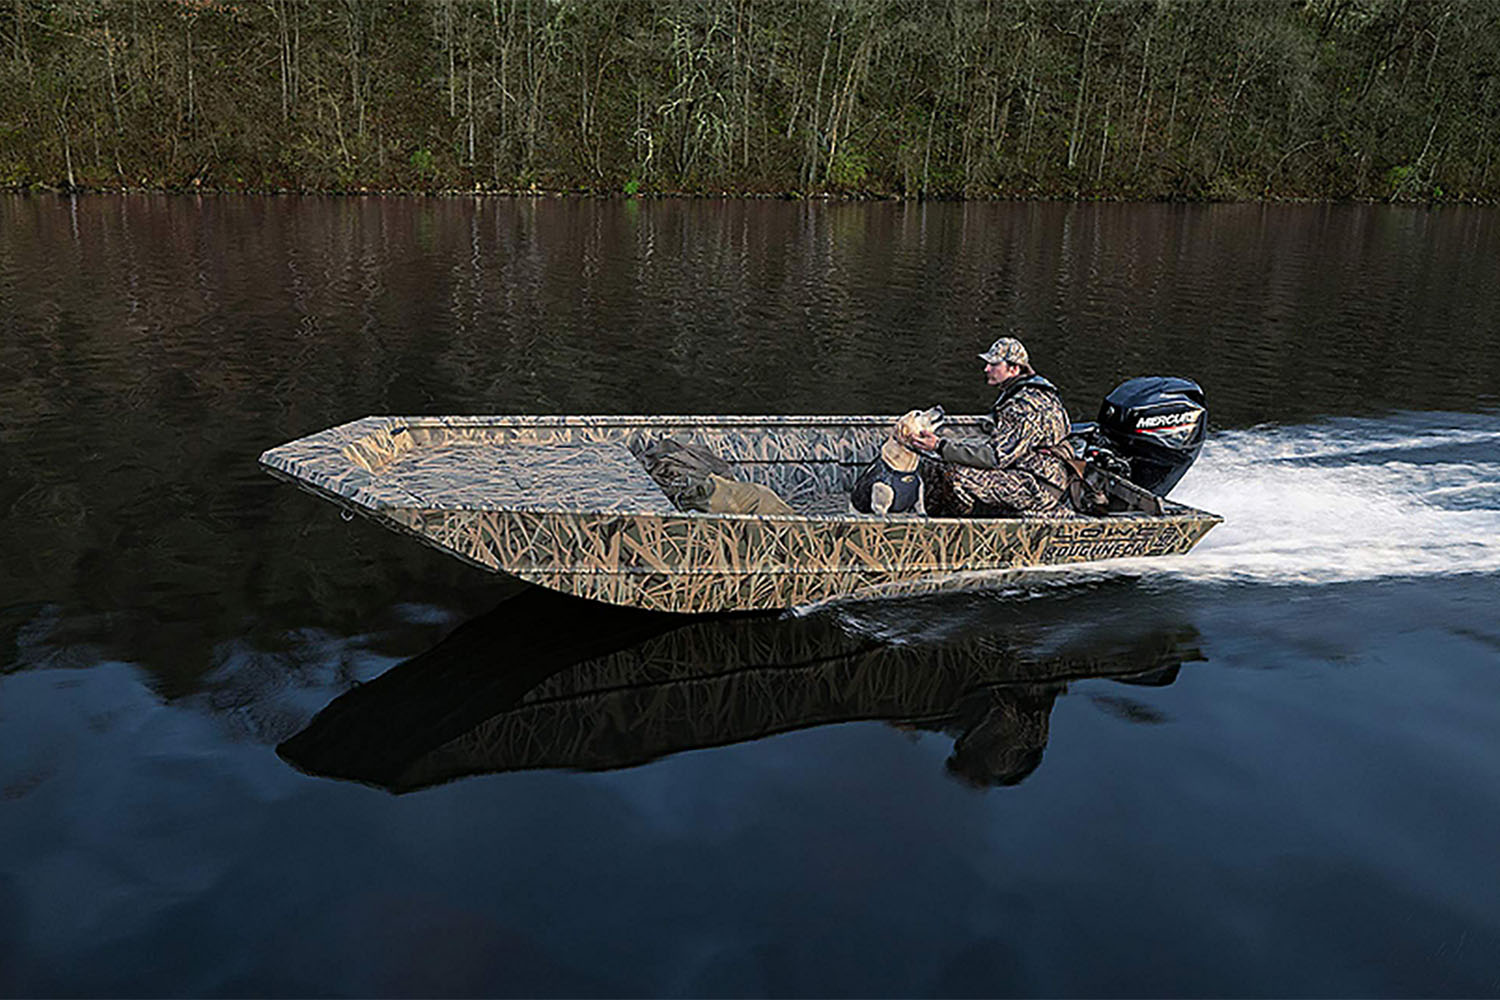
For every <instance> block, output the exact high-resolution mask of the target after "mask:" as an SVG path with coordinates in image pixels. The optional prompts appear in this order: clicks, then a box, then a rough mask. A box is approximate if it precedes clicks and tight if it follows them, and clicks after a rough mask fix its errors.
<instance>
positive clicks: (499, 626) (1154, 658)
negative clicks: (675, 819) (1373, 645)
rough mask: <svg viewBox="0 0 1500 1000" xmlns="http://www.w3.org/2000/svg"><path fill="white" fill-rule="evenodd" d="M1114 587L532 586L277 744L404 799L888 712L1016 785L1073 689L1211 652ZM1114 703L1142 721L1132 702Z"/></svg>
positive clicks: (301, 763) (304, 763)
mask: <svg viewBox="0 0 1500 1000" xmlns="http://www.w3.org/2000/svg"><path fill="white" fill-rule="evenodd" d="M1105 589H1109V588H1105ZM1119 596H1120V595H1119V594H1117V593H1116V594H1113V595H1102V597H1101V595H1100V594H1099V593H1098V592H1097V591H1096V592H1094V593H1093V594H1092V596H1091V595H1090V594H1089V593H1084V594H1082V595H1080V594H1078V592H1077V591H1074V592H1073V594H1071V595H1069V596H1066V597H1063V598H1061V599H1051V598H1049V599H1048V600H1045V601H1022V602H1019V603H1016V602H1007V601H1005V600H1004V599H1000V600H997V599H996V598H995V597H994V596H993V595H991V596H989V597H987V598H986V597H983V596H975V595H945V596H943V595H939V596H933V597H929V598H923V599H918V600H912V601H902V602H881V603H879V604H872V605H867V606H861V605H851V606H845V607H842V608H829V609H825V610H823V611H819V612H816V613H813V614H809V615H806V616H802V617H797V616H787V615H764V614H759V615H737V616H736V615H705V616H697V617H689V616H684V615H675V614H666V613H660V612H649V611H641V610H638V609H632V608H623V607H614V606H609V605H602V604H596V603H593V602H588V601H583V600H580V599H578V598H574V597H568V596H564V595H560V594H556V593H553V592H551V591H546V590H542V589H540V588H533V589H528V590H525V591H523V592H521V593H520V594H518V595H516V596H514V597H511V598H510V599H508V600H506V601H504V602H503V603H502V604H501V605H500V606H498V607H497V608H495V609H494V610H493V611H491V612H489V613H487V614H485V615H482V616H480V617H478V618H475V619H472V620H471V621H469V622H467V623H465V624H464V625H462V626H460V627H459V628H458V629H457V630H455V631H454V632H453V633H452V634H451V635H449V636H448V638H446V639H444V640H443V641H442V642H440V643H439V644H437V645H436V646H434V647H433V648H432V649H429V650H427V651H426V652H424V653H422V654H420V655H418V656H415V657H412V658H411V659H410V660H407V661H405V662H403V663H401V664H398V665H397V666H395V667H393V668H391V669H390V670H389V671H387V672H386V673H385V674H383V675H382V676H380V677H378V678H376V679H375V680H373V681H371V682H369V683H366V684H363V685H360V686H358V687H356V688H353V689H352V690H350V691H348V692H346V693H345V694H343V695H341V696H340V697H338V698H336V699H335V700H334V701H333V702H331V703H330V704H329V705H328V706H326V707H325V708H324V709H323V710H322V711H321V712H319V713H318V715H317V716H316V717H315V718H314V719H313V720H312V722H311V723H309V724H308V725H307V726H306V728H304V729H303V730H302V731H301V732H299V733H297V734H296V735H294V736H292V737H291V738H290V739H288V740H287V741H286V742H284V743H282V744H281V746H280V747H278V753H280V754H281V756H282V757H283V758H284V759H285V760H287V761H288V762H290V763H291V764H292V765H294V766H295V767H297V768H299V769H301V770H303V771H305V772H308V773H310V774H314V775H321V776H326V777H333V778H343V779H349V780H354V781H360V782H365V783H367V784H371V785H376V786H379V787H382V788H385V789H388V790H390V791H393V792H408V791H413V790H416V789H420V788H425V787H428V786H430V785H435V784H439V783H442V782H445V781H450V780H453V779H455V778H460V777H464V776H468V775H475V774H488V773H498V772H505V771H522V770H531V769H538V768H566V769H573V770H584V771H598V770H608V769H613V768H624V767H633V766H635V765H639V764H644V763H646V762H648V761H651V760H655V759H657V758H660V757H663V756H666V755H668V754H673V753H678V752H681V751H684V750H693V749H699V748H704V747H713V746H722V745H726V744H731V743H739V742H744V741H748V740H755V739H759V738H761V737H765V736H769V735H772V734H775V733H783V732H788V731H790V730H795V729H803V728H807V727H811V726H819V725H826V724H829V723H837V722H852V721H867V720H879V721H884V722H887V723H890V724H892V725H896V726H899V727H901V728H904V729H909V730H913V731H928V732H941V733H944V734H947V735H948V736H951V737H952V738H953V740H954V743H953V751H952V754H951V756H950V757H949V758H948V761H947V766H948V770H949V771H950V772H951V773H952V774H953V775H954V776H956V777H958V778H959V779H961V780H963V781H965V782H967V783H969V784H973V785H976V786H991V785H1012V784H1016V783H1018V782H1020V781H1022V780H1023V779H1025V778H1026V777H1027V775H1029V774H1031V773H1032V772H1033V771H1034V770H1035V769H1036V768H1037V766H1038V765H1039V764H1040V763H1041V759H1042V752H1043V750H1044V749H1045V747H1046V743H1047V736H1048V720H1049V718H1050V715H1051V712H1052V705H1053V702H1054V701H1055V700H1056V698H1057V696H1058V695H1059V694H1061V693H1063V692H1064V691H1066V690H1067V686H1068V684H1069V683H1070V682H1073V681H1077V680H1080V679H1084V678H1095V677H1103V678H1110V679H1113V680H1117V681H1122V682H1125V683H1133V684H1151V685H1164V684H1170V683H1171V682H1172V681H1173V680H1174V679H1175V678H1176V675H1177V670H1178V668H1179V667H1180V665H1181V664H1182V663H1184V662H1186V661H1190V660H1199V659H1202V658H1203V657H1202V655H1201V653H1200V652H1199V650H1198V648H1197V637H1198V634H1197V632H1196V630H1194V629H1193V628H1192V627H1191V626H1188V625H1179V626H1176V627H1167V628H1162V627H1161V625H1160V621H1161V619H1162V616H1161V615H1145V616H1137V615H1132V616H1131V618H1132V619H1133V620H1135V621H1139V620H1142V619H1143V618H1145V619H1151V620H1154V621H1156V622H1157V625H1156V626H1155V627H1154V628H1152V629H1150V630H1146V631H1141V630H1140V629H1136V630H1134V631H1131V630H1130V629H1127V628H1122V627H1121V623H1120V605H1121V602H1120V600H1119V599H1118V598H1119ZM1039 605H1040V606H1045V608H1046V611H1047V614H1046V620H1042V621H1039V620H1038V618H1039V615H1038V613H1037V609H1038V606H1039ZM1101 606H1102V607H1104V608H1105V609H1106V610H1107V609H1111V608H1112V609H1113V613H1112V614H1109V615H1105V616H1103V618H1101V616H1100V615H1099V614H1098V612H1099V611H1100V610H1101ZM933 623H937V624H936V625H934V624H933ZM1107 701H1108V702H1109V703H1111V704H1114V705H1117V706H1118V705H1125V706H1127V711H1126V714H1127V716H1128V715H1129V714H1130V709H1129V707H1128V706H1129V705H1130V704H1131V702H1130V700H1129V699H1123V698H1111V699H1107ZM1150 715H1151V713H1150V710H1149V709H1146V710H1143V711H1142V712H1141V713H1140V715H1139V717H1142V718H1149V717H1150Z"/></svg>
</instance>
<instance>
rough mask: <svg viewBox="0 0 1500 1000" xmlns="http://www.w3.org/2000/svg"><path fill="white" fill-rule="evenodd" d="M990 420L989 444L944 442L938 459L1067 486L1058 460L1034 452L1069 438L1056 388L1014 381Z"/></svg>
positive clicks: (1028, 379)
mask: <svg viewBox="0 0 1500 1000" xmlns="http://www.w3.org/2000/svg"><path fill="white" fill-rule="evenodd" d="M989 419H990V422H991V426H990V434H989V438H988V439H985V438H971V439H969V440H965V441H955V440H951V439H949V438H942V439H940V440H939V441H938V456H939V457H940V458H941V459H942V460H943V461H945V462H952V463H953V464H955V465H971V466H974V467H975V468H980V469H1018V470H1020V471H1022V472H1028V473H1030V474H1031V475H1033V476H1036V477H1037V478H1038V479H1044V480H1046V481H1047V482H1049V483H1051V484H1052V485H1053V486H1056V487H1058V488H1060V489H1061V488H1065V487H1066V486H1067V482H1068V477H1067V468H1066V467H1065V466H1064V465H1063V463H1062V460H1061V459H1059V458H1057V456H1055V455H1050V454H1047V453H1046V452H1042V451H1039V450H1038V449H1040V448H1045V447H1047V446H1048V445H1053V444H1057V443H1058V442H1059V441H1061V440H1062V439H1063V438H1065V437H1067V436H1068V431H1069V430H1070V429H1071V426H1072V425H1071V421H1069V420H1068V411H1067V410H1065V409H1063V405H1062V400H1061V399H1060V398H1059V397H1058V394H1057V387H1056V386H1054V385H1053V384H1052V383H1051V382H1048V381H1047V380H1046V379H1044V378H1042V377H1041V376H1040V375H1023V376H1020V377H1018V378H1013V379H1011V380H1010V381H1009V382H1006V383H1004V384H1002V385H1001V387H1000V396H999V397H998V398H997V399H996V400H995V405H994V408H993V409H992V410H991V411H990V417H989Z"/></svg>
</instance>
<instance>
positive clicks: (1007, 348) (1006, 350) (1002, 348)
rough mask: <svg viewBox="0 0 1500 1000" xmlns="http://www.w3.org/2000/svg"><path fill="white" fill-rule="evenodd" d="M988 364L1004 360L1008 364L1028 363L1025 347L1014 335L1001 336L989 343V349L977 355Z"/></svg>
mask: <svg viewBox="0 0 1500 1000" xmlns="http://www.w3.org/2000/svg"><path fill="white" fill-rule="evenodd" d="M979 357H980V358H981V359H982V360H984V361H987V362H989V363H990V364H992V365H993V364H998V363H1000V362H1001V361H1004V362H1005V363H1006V364H1008V365H1029V364H1031V361H1030V359H1029V358H1028V357H1027V355H1026V348H1025V347H1024V346H1022V344H1021V342H1020V341H1019V340H1017V339H1016V338H1015V337H1001V338H1000V339H999V340H997V341H995V342H994V343H993V344H991V345H990V349H989V350H988V351H985V352H984V353H983V354H981V355H980V356H979Z"/></svg>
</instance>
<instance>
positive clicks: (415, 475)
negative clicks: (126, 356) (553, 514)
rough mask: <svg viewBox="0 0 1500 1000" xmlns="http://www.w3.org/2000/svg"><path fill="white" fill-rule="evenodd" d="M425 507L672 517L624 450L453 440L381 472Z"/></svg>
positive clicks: (672, 510) (619, 446)
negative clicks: (543, 509)
mask: <svg viewBox="0 0 1500 1000" xmlns="http://www.w3.org/2000/svg"><path fill="white" fill-rule="evenodd" d="M376 477H377V479H378V480H379V481H380V482H381V484H382V485H385V486H388V487H390V488H393V489H399V490H401V491H402V492H404V493H406V494H407V495H409V496H410V497H411V498H412V500H413V501H414V502H416V503H418V504H420V505H421V506H424V507H432V508H438V509H446V510H452V509H474V510H483V509H487V508H516V507H560V508H569V509H577V510H598V511H611V512H630V513H651V514H672V513H675V512H676V509H677V508H675V507H674V506H672V502H671V501H670V500H668V499H667V497H666V494H664V493H663V492H662V491H661V487H659V486H657V485H656V482H655V481H654V480H652V478H651V477H650V476H649V475H647V474H646V470H645V469H644V468H642V467H641V463H640V462H639V461H637V460H636V457H635V456H634V455H632V454H631V453H630V449H628V448H626V447H625V446H624V445H623V444H601V443H580V444H545V445H543V444H522V443H512V444H509V445H507V446H506V447H504V448H496V447H493V446H491V445H489V444H487V443H485V442H482V441H475V440H463V439H460V440H457V441H447V442H443V443H440V444H436V445H432V446H429V447H426V448H416V449H412V450H410V451H407V452H404V453H403V454H401V455H398V456H397V457H396V458H394V459H393V460H391V461H390V462H388V463H386V464H385V465H383V466H381V467H380V469H379V471H378V472H377V473H376Z"/></svg>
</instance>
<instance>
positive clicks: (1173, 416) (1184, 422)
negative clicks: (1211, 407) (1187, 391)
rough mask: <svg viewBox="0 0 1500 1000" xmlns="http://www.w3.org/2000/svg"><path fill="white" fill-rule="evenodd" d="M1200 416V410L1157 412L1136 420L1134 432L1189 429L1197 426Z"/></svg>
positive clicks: (1163, 432) (1156, 432) (1201, 413)
mask: <svg viewBox="0 0 1500 1000" xmlns="http://www.w3.org/2000/svg"><path fill="white" fill-rule="evenodd" d="M1202 416H1203V411H1202V410H1189V411H1188V412H1187V413H1157V414H1153V415H1152V416H1149V417H1141V418H1140V419H1139V420H1137V421H1136V422H1135V432H1136V433H1137V434H1165V433H1170V432H1173V431H1191V430H1192V429H1193V428H1194V427H1197V426H1198V418H1200V417H1202Z"/></svg>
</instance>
